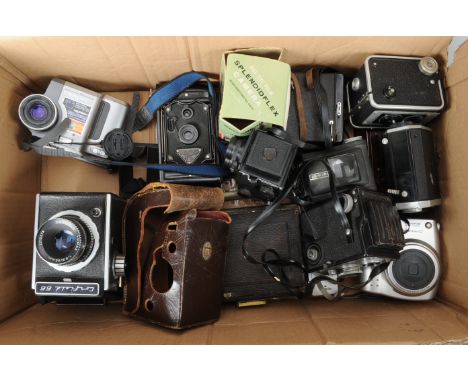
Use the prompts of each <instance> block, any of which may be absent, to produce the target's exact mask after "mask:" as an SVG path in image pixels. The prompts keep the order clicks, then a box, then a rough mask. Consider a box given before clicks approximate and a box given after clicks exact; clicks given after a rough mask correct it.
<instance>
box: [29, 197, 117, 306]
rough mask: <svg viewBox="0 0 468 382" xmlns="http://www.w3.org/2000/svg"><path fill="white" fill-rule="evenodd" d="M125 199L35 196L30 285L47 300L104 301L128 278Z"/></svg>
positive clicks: (64, 301)
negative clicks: (124, 231) (125, 263)
mask: <svg viewBox="0 0 468 382" xmlns="http://www.w3.org/2000/svg"><path fill="white" fill-rule="evenodd" d="M124 207H125V201H123V200H122V199H120V198H118V197H116V196H115V195H113V194H106V193H42V194H37V196H36V216H35V227H34V254H33V270H32V283H31V287H32V289H33V290H34V291H35V294H36V295H37V296H40V297H41V299H42V300H43V301H44V302H49V301H57V302H60V303H67V302H73V303H90V302H91V301H92V302H101V301H103V300H105V298H106V297H108V296H111V295H113V294H114V295H116V294H118V292H119V278H120V277H123V276H124V259H123V257H122V255H121V253H122V229H121V225H122V216H123V211H124Z"/></svg>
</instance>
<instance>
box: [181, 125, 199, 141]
mask: <svg viewBox="0 0 468 382" xmlns="http://www.w3.org/2000/svg"><path fill="white" fill-rule="evenodd" d="M179 139H180V141H181V142H182V143H185V144H186V145H191V144H193V143H195V142H196V141H197V139H198V130H197V128H196V127H195V126H193V125H184V126H182V127H181V128H180V130H179Z"/></svg>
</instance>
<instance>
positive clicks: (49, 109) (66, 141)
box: [18, 79, 129, 158]
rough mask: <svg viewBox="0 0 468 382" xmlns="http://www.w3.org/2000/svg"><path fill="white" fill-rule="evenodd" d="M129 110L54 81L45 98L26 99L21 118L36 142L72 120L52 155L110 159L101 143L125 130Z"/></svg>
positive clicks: (98, 96)
mask: <svg viewBox="0 0 468 382" xmlns="http://www.w3.org/2000/svg"><path fill="white" fill-rule="evenodd" d="M128 109H129V106H128V104H127V103H125V102H123V101H120V100H118V99H116V98H113V97H111V96H108V95H104V96H103V95H102V94H99V93H96V92H94V91H92V90H89V89H86V88H83V87H81V86H78V85H75V84H73V83H71V82H67V81H64V80H60V79H53V80H52V81H51V82H50V83H49V86H48V87H47V89H46V91H45V93H44V94H31V95H29V96H27V97H26V98H24V99H23V100H22V101H21V103H20V105H19V108H18V114H19V118H20V120H21V122H22V124H23V125H24V126H25V127H26V128H27V129H28V130H29V131H30V132H31V134H32V136H33V137H34V138H36V139H39V138H42V137H44V136H45V135H46V134H48V133H49V132H50V131H51V130H52V129H54V128H56V127H58V126H59V125H60V124H61V122H63V120H64V119H66V118H69V119H70V121H71V122H70V126H69V127H68V128H67V129H66V130H65V132H64V133H62V134H61V135H60V136H58V137H56V141H55V142H54V143H53V145H51V146H50V150H49V151H51V152H53V149H54V148H62V149H64V150H65V152H69V153H70V154H71V155H77V156H80V155H82V154H83V153H86V154H91V155H94V156H97V157H101V158H107V154H106V152H105V151H104V149H103V148H102V146H101V142H102V141H103V140H104V137H105V136H106V135H107V134H108V133H109V132H110V131H111V130H114V129H120V128H122V126H123V124H124V122H125V118H126V116H127V112H128Z"/></svg>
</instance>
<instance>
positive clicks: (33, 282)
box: [31, 194, 41, 290]
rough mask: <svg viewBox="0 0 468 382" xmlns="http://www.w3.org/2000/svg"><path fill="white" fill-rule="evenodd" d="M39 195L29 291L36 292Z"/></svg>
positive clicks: (35, 215)
mask: <svg viewBox="0 0 468 382" xmlns="http://www.w3.org/2000/svg"><path fill="white" fill-rule="evenodd" d="M40 195H41V194H36V211H35V212H34V238H33V263H32V275H31V289H32V290H36V256H37V248H36V236H37V230H38V224H39V197H40Z"/></svg>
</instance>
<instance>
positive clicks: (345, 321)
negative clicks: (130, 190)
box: [0, 37, 468, 344]
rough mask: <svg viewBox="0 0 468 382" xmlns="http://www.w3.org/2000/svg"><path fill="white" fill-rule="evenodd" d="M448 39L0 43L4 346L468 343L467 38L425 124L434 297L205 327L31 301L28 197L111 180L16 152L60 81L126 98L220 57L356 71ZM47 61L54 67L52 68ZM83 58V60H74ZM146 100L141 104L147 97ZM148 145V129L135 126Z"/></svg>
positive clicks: (315, 305)
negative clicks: (245, 54)
mask: <svg viewBox="0 0 468 382" xmlns="http://www.w3.org/2000/svg"><path fill="white" fill-rule="evenodd" d="M450 42H451V38H450V37H411V38H408V37H378V38H377V37H376V38H372V37H284V38H281V37H220V38H218V37H161V38H158V37H138V38H123V37H104V38H101V37H98V38H90V37H83V38H82V37H66V38H59V37H55V38H46V37H43V38H9V39H0V92H1V94H0V111H1V113H0V137H1V139H0V163H2V165H1V167H0V212H1V213H0V321H2V322H1V323H0V343H5V344H12V343H15V344H19V343H23V344H25V343H41V344H54V343H56V344H62V343H63V344H65V343H70V344H77V343H80V344H82V343H86V344H112V343H128V344H142V343H151V344H181V343H185V344H238V343H243V344H250V343H255V344H354V343H359V344H361V343H365V344H368V343H377V344H385V343H386V344H396V343H405V344H415V343H422V344H427V343H468V277H467V275H468V257H467V256H466V248H467V246H468V198H466V190H467V188H468V177H467V175H466V174H468V161H467V160H466V148H467V147H468V134H467V133H466V124H467V123H468V105H467V103H466V99H468V81H467V79H468V69H467V68H468V65H467V64H468V44H465V45H463V46H461V47H460V48H459V50H458V52H457V55H456V58H455V62H454V63H453V64H452V65H451V66H450V67H447V66H446V64H444V65H443V66H444V67H445V71H446V87H447V91H448V96H449V108H448V110H447V111H446V112H445V113H444V114H443V115H442V116H441V117H440V118H438V119H437V120H435V121H434V123H433V124H432V125H431V126H432V127H433V128H434V132H435V136H436V138H437V146H438V151H439V153H440V168H439V173H440V179H441V189H442V195H443V204H442V207H441V208H440V223H441V227H442V228H441V233H442V237H441V246H442V260H443V267H444V270H443V276H442V280H441V285H440V289H439V292H438V297H437V299H436V300H434V301H430V302H425V303H415V302H414V303H412V302H403V301H394V300H390V299H384V298H382V299H380V298H376V299H357V300H342V301H335V302H333V303H330V302H329V301H326V300H324V299H323V300H322V299H313V300H312V299H308V300H303V301H295V300H285V301H277V302H272V303H268V304H266V305H264V306H259V307H250V308H244V309H238V308H236V307H234V306H226V307H225V308H224V309H223V312H222V315H221V319H220V320H219V321H218V322H217V323H215V324H213V325H208V326H203V327H199V328H195V329H192V330H187V331H184V332H182V333H179V332H177V333H174V332H172V331H168V330H165V329H161V328H159V327H156V326H151V325H148V324H144V323H142V322H139V321H134V320H131V319H129V318H127V317H125V316H123V315H121V313H120V312H121V307H120V306H119V305H110V306H105V307H76V306H75V307H57V306H55V305H44V306H41V305H38V304H37V303H36V299H35V297H34V295H33V292H32V290H31V289H30V280H31V262H32V245H33V221H34V198H35V194H36V193H37V192H40V191H113V192H117V185H118V181H117V176H116V175H112V174H108V173H106V172H105V171H102V170H101V169H99V168H95V167H93V166H90V165H87V164H85V163H81V162H79V161H76V160H71V159H65V158H45V157H44V158H41V157H39V156H37V155H36V154H34V153H24V152H22V151H21V150H20V148H19V139H20V136H21V128H20V126H19V124H18V120H17V107H18V104H19V102H20V101H21V99H22V98H23V97H25V96H26V95H27V94H29V93H31V92H33V91H43V90H44V89H45V87H46V86H47V84H48V82H49V81H50V79H51V78H53V77H55V76H58V77H62V78H64V79H67V80H70V81H73V82H76V83H78V84H80V85H82V86H87V87H90V88H92V89H95V90H100V91H105V92H116V91H118V92H121V93H112V95H114V96H117V97H119V98H121V99H127V100H130V99H131V98H130V97H131V92H130V91H132V90H141V91H142V92H143V93H142V94H145V95H147V94H148V90H149V89H151V88H153V87H154V85H155V84H156V83H158V82H160V81H167V80H170V79H171V78H173V77H175V76H176V75H178V74H180V73H182V72H184V71H187V70H201V71H205V72H208V73H217V71H218V69H219V61H220V59H221V56H222V54H223V53H224V52H225V51H227V50H229V49H232V48H238V47H245V46H280V47H282V48H283V49H284V58H283V59H284V61H285V62H287V63H289V64H291V65H298V64H307V65H333V66H334V67H337V68H338V69H341V70H343V71H345V73H347V74H351V73H352V72H353V71H354V70H356V69H357V68H359V66H360V65H361V64H362V62H363V61H364V59H365V58H366V57H367V56H369V55H370V54H375V53H379V54H393V55H413V56H425V55H432V56H436V57H437V59H438V60H439V62H441V63H446V62H447V46H448V45H449V43H450ZM51 63H53V65H52V64H51ZM77 63H79V65H78V64H77ZM143 101H144V100H142V102H143ZM138 134H139V135H138V137H139V138H138V139H139V140H141V141H152V140H154V136H155V134H154V130H153V128H151V129H148V130H144V131H142V132H140V133H138Z"/></svg>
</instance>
